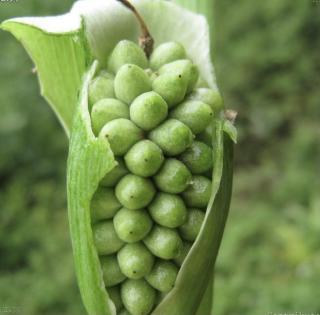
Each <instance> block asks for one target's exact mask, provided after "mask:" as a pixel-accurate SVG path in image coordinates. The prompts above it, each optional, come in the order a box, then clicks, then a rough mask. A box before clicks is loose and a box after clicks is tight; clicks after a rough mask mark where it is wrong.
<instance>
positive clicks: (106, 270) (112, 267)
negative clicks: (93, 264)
mask: <svg viewBox="0 0 320 315" xmlns="http://www.w3.org/2000/svg"><path fill="white" fill-rule="evenodd" d="M100 263H101V269H102V273H103V280H104V284H105V285H106V287H112V286H114V285H116V284H119V283H120V282H122V281H123V280H125V279H126V276H125V275H124V274H123V273H122V272H121V270H120V267H119V263H118V259H117V256H116V255H108V256H102V257H101V259H100Z"/></svg>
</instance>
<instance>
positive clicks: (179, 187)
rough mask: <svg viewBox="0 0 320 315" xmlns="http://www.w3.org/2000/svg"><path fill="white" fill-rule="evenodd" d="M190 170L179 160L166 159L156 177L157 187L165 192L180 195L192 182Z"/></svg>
mask: <svg viewBox="0 0 320 315" xmlns="http://www.w3.org/2000/svg"><path fill="white" fill-rule="evenodd" d="M191 178H192V175H191V173H190V171H189V170H188V168H187V167H186V166H185V165H184V164H183V163H182V162H180V161H179V160H177V159H172V158H169V159H166V161H165V162H164V164H163V166H162V168H161V169H160V171H159V172H158V173H157V174H156V175H155V176H154V181H155V184H156V186H157V187H158V188H159V189H160V190H161V191H163V192H167V193H171V194H179V193H181V192H183V191H184V190H185V189H186V188H187V186H188V185H189V183H190V181H191Z"/></svg>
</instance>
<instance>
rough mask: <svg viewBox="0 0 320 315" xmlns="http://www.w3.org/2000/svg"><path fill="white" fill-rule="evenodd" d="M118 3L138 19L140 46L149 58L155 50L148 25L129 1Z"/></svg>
mask: <svg viewBox="0 0 320 315" xmlns="http://www.w3.org/2000/svg"><path fill="white" fill-rule="evenodd" d="M118 1H119V2H121V3H122V4H123V5H124V6H125V7H127V8H128V9H129V10H131V11H132V12H133V14H134V15H135V17H136V18H137V20H138V22H139V24H140V28H141V35H140V37H139V45H140V47H141V48H142V49H143V50H144V52H145V54H146V56H147V57H148V58H149V57H150V55H151V53H152V50H153V44H154V40H153V38H152V36H151V34H150V32H149V30H148V27H147V25H146V23H145V22H144V20H143V18H142V16H141V15H140V14H139V12H138V11H137V10H136V8H135V7H134V6H133V5H132V4H131V3H130V2H129V1H128V0H118Z"/></svg>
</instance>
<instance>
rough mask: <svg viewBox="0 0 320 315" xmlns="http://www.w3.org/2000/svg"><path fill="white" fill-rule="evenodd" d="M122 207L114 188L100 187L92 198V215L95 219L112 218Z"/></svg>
mask: <svg viewBox="0 0 320 315" xmlns="http://www.w3.org/2000/svg"><path fill="white" fill-rule="evenodd" d="M120 208H121V204H120V203H119V201H118V199H117V198H116V195H115V194H114V190H113V189H111V188H104V187H99V188H98V189H97V191H96V192H95V194H94V196H93V198H92V200H91V216H92V219H93V221H97V220H102V219H110V218H112V217H113V216H114V215H115V214H116V212H117V211H118V210H119V209H120Z"/></svg>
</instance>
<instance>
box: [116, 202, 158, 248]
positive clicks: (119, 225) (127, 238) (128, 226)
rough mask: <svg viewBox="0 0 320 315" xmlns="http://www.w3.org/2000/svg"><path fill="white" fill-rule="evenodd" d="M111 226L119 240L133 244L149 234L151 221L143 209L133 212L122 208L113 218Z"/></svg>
mask: <svg viewBox="0 0 320 315" xmlns="http://www.w3.org/2000/svg"><path fill="white" fill-rule="evenodd" d="M113 224H114V228H115V230H116V233H117V235H118V236H119V238H120V239H121V240H123V241H124V242H127V243H134V242H138V241H140V240H142V239H143V238H144V237H145V236H146V235H147V234H148V233H149V232H150V230H151V227H152V220H151V218H150V216H149V214H148V213H147V211H146V210H145V209H139V210H137V211H134V210H129V209H126V208H122V209H120V210H119V211H118V213H117V214H116V215H115V217H114V218H113Z"/></svg>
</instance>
